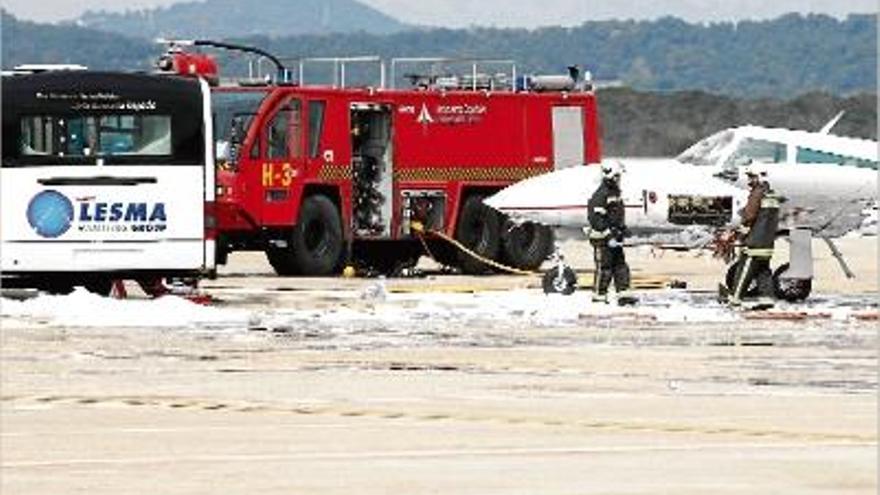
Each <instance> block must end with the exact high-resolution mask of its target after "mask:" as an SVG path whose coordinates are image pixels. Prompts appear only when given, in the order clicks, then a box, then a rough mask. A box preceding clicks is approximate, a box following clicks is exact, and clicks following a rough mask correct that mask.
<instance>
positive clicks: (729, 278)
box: [724, 259, 758, 298]
mask: <svg viewBox="0 0 880 495" xmlns="http://www.w3.org/2000/svg"><path fill="white" fill-rule="evenodd" d="M742 262H743V260H742V259H740V260H737V261H736V262H734V263H732V264H731V265H730V266H729V267H727V274H726V275H725V277H724V282H725V283H726V284H727V290H729V291H730V295H731V297H732V296H733V293H734V292H735V291H736V270H737V268H738V267H739V265H740V264H741V263H742ZM740 297H743V298H746V297H758V282H757V280H755V279H752V281H751V283H750V284H749V286H748V287H746V288H745V290H744V291H743V293H742V294H740Z"/></svg>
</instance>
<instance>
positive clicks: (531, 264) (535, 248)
mask: <svg viewBox="0 0 880 495" xmlns="http://www.w3.org/2000/svg"><path fill="white" fill-rule="evenodd" d="M501 249H502V254H503V255H504V260H505V261H506V262H507V263H509V264H510V265H512V266H514V267H516V268H519V269H520V270H537V269H538V267H540V266H541V264H542V263H544V260H546V259H547V257H548V256H550V253H551V252H552V251H553V231H552V230H551V229H550V227H547V226H544V225H541V224H537V223H533V222H526V223H523V224H520V225H516V224H514V223H513V222H510V221H507V222H506V223H505V226H504V229H503V230H502V233H501Z"/></svg>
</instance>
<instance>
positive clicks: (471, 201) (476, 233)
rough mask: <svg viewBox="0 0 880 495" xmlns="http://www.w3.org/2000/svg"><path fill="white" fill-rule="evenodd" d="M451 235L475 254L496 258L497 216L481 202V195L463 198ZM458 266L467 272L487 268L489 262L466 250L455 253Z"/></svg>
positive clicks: (499, 236) (499, 244)
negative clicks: (484, 261)
mask: <svg viewBox="0 0 880 495" xmlns="http://www.w3.org/2000/svg"><path fill="white" fill-rule="evenodd" d="M455 238H456V239H457V240H458V241H459V242H461V243H462V244H464V245H465V246H467V247H468V249H470V250H471V251H473V252H475V253H477V254H478V255H480V256H482V257H484V258H489V259H492V260H494V259H497V257H498V252H499V248H500V246H501V219H500V217H499V215H498V213H497V212H495V210H493V209H491V208H489V207H488V206H486V205H484V204H483V196H482V195H476V194H475V195H471V196H469V197H468V198H467V200H465V202H464V204H463V205H462V207H461V214H460V215H459V217H458V225H457V226H456V228H455ZM458 266H459V267H460V268H461V271H462V272H464V273H466V274H469V275H480V274H483V273H486V272H488V271H489V266H488V265H486V264H485V263H483V262H481V261H479V260H477V259H475V258H474V257H473V256H471V255H470V254H468V253H465V252H463V251H462V252H459V253H458Z"/></svg>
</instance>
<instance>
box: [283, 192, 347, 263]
mask: <svg viewBox="0 0 880 495" xmlns="http://www.w3.org/2000/svg"><path fill="white" fill-rule="evenodd" d="M344 242H345V241H344V238H343V234H342V219H341V218H340V216H339V209H338V208H337V207H336V204H334V203H333V201H331V200H330V199H329V198H328V197H326V196H323V195H320V194H318V195H314V196H309V197H307V198H306V199H305V200H304V201H303V203H302V206H300V209H299V218H298V219H297V222H296V226H294V228H293V230H292V231H291V233H290V236H289V237H288V246H287V247H286V248H269V249H267V250H266V257H267V258H268V259H269V263H270V264H271V265H272V268H274V269H275V272H276V273H278V274H279V275H306V276H327V275H333V274H335V273H337V272H338V271H339V267H340V264H341V262H342V254H343V252H344Z"/></svg>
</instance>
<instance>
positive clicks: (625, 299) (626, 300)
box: [617, 294, 639, 306]
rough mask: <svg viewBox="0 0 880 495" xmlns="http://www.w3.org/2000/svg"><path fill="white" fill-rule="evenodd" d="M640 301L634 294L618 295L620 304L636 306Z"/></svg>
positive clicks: (618, 303)
mask: <svg viewBox="0 0 880 495" xmlns="http://www.w3.org/2000/svg"><path fill="white" fill-rule="evenodd" d="M638 303H639V299H638V298H637V297H636V296H634V295H632V294H623V295H621V296H617V305H618V306H635V305H636V304H638Z"/></svg>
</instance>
